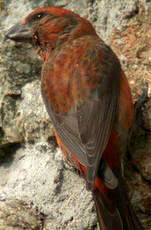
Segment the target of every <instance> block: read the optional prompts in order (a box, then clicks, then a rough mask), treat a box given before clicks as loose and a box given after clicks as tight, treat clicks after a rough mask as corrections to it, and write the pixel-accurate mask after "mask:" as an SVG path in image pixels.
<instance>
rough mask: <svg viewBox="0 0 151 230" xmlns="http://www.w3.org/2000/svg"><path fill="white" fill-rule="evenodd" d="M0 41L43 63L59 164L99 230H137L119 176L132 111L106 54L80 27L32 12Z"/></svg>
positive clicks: (55, 11)
mask: <svg viewBox="0 0 151 230" xmlns="http://www.w3.org/2000/svg"><path fill="white" fill-rule="evenodd" d="M6 39H11V40H14V41H20V42H31V41H32V42H33V44H34V46H35V47H36V49H37V53H38V54H39V55H40V56H41V57H42V59H43V66H42V78H41V91H42V96H43V100H44V103H45V105H46V108H47V111H48V113H49V115H50V118H51V120H52V122H53V125H54V129H55V135H56V138H57V141H58V144H59V146H60V147H61V149H62V152H63V153H64V156H65V158H66V159H67V160H68V161H70V162H72V163H73V165H74V166H75V167H76V168H77V169H78V170H79V171H80V172H81V174H82V175H83V176H84V177H85V179H86V184H87V188H88V189H91V190H92V192H93V195H94V200H95V204H96V210H97V214H98V220H99V223H100V228H101V230H141V229H142V227H141V226H140V223H139V221H138V220H137V218H136V215H135V214H134V211H133V209H132V207H131V205H130V202H129V200H128V196H127V193H126V186H125V183H124V180H123V176H122V168H123V167H122V164H123V161H122V155H123V154H124V153H125V151H126V146H127V144H128V140H129V136H130V132H131V128H132V126H133V122H134V106H133V101H132V97H131V92H130V88H129V84H128V81H127V79H126V76H125V74H124V72H123V71H122V69H121V65H120V62H119V60H118V58H117V57H116V55H115V54H114V52H113V51H112V50H111V48H110V47H109V46H107V45H106V44H105V43H104V42H103V41H102V40H101V39H100V38H99V36H98V35H97V33H96V31H95V29H94V28H93V26H92V25H91V23H90V22H89V21H88V20H86V19H84V18H82V17H80V16H79V15H77V14H75V13H73V12H71V11H69V10H66V9H61V8H56V7H47V8H40V9H37V10H34V11H33V12H31V13H30V14H29V15H28V16H27V17H26V18H25V19H23V20H22V21H20V22H19V23H18V24H16V25H14V26H13V27H12V28H11V29H10V30H9V31H8V33H7V34H6Z"/></svg>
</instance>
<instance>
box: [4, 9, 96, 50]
mask: <svg viewBox="0 0 151 230" xmlns="http://www.w3.org/2000/svg"><path fill="white" fill-rule="evenodd" d="M91 34H93V35H96V32H95V30H94V28H93V27H92V25H91V23H90V22H89V21H87V20H86V19H84V18H82V17H80V16H79V15H77V14H75V13H73V12H71V11H69V10H66V9H62V8H57V7H44V8H39V9H36V10H34V11H33V12H31V13H30V14H29V15H28V16H27V17H25V18H24V19H23V20H21V21H20V22H19V23H17V24H15V25H14V26H12V27H11V28H10V29H9V30H8V32H7V34H6V36H5V39H11V40H14V41H19V42H31V41H34V44H35V45H36V46H38V47H41V48H43V49H45V47H48V46H49V48H51V49H54V48H55V47H57V46H59V45H60V44H63V43H64V42H66V41H70V40H73V39H75V38H78V37H80V36H83V35H91Z"/></svg>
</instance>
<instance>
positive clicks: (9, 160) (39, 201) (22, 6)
mask: <svg viewBox="0 0 151 230" xmlns="http://www.w3.org/2000/svg"><path fill="white" fill-rule="evenodd" d="M48 5H49V6H61V7H65V8H67V9H70V10H73V11H75V12H77V13H79V14H80V15H81V16H83V17H86V18H88V19H89V20H90V21H91V22H92V23H93V25H94V26H95V28H96V30H97V32H98V34H99V35H100V36H101V37H102V38H103V39H104V40H105V41H106V43H108V44H110V45H111V47H112V48H113V50H114V51H115V53H116V54H117V55H118V57H119V59H120V60H121V63H122V66H123V69H124V71H125V72H126V74H127V76H128V79H129V82H130V85H131V89H132V93H133V97H134V100H135V101H136V100H137V99H138V97H139V95H140V94H141V93H142V90H143V88H144V85H145V82H148V87H149V90H148V91H149V95H150V94H151V82H150V76H151V48H150V47H151V32H150V31H151V30H150V28H151V27H150V26H151V25H150V21H151V2H150V1H147V0H141V1H138V0H128V1H127V0H124V1H123V0H121V1H116V0H101V1H100V0H79V1H76V0H70V1H69V0H52V1H51V3H50V1H48V0H43V1H41V0H37V1H30V0H23V1H17V0H8V1H5V0H0V12H1V21H0V27H1V30H0V79H1V84H0V162H1V163H0V175H1V180H0V230H6V229H7V230H14V229H15V230H18V229H19V230H20V229H21V230H22V229H27V230H28V229H29V230H30V229H45V230H57V229H59V230H61V229H65V230H71V229H72V230H84V229H85V230H94V229H97V218H96V214H95V208H94V202H93V200H92V196H91V193H90V192H88V191H86V188H85V182H84V180H83V179H82V178H80V177H79V175H78V173H77V172H75V170H74V169H72V168H70V167H69V166H68V165H67V164H66V163H65V162H64V160H63V159H62V155H61V153H60V150H59V149H58V148H57V145H56V142H55V139H54V134H53V129H52V124H51V121H50V119H49V117H48V115H47V113H46V110H45V107H44V105H43V102H42V98H41V94H40V69H41V60H40V59H39V58H37V56H36V55H35V53H34V50H33V49H32V48H31V46H30V45H28V44H26V45H24V46H23V45H22V44H19V43H18V44H16V43H14V42H12V41H8V42H5V43H3V42H2V41H3V38H4V34H5V31H7V30H8V28H9V27H11V26H12V25H13V24H14V23H15V22H17V21H18V20H20V19H21V18H23V17H24V16H26V15H27V14H28V13H29V12H30V11H31V10H33V9H35V8H38V7H42V6H48ZM142 115H143V122H141V125H140V127H139V132H138V133H137V135H136V136H135V138H134V140H133V143H132V144H131V147H130V152H129V155H128V161H127V165H126V170H125V171H126V173H125V176H126V179H127V181H128V185H129V191H130V198H131V201H132V204H133V206H134V207H135V209H136V211H137V215H138V217H139V219H140V221H141V222H142V224H143V226H144V229H145V230H150V229H151V185H150V184H151V163H150V162H151V154H150V149H151V134H150V131H151V100H149V101H148V102H147V103H146V105H145V107H144V109H143V111H142Z"/></svg>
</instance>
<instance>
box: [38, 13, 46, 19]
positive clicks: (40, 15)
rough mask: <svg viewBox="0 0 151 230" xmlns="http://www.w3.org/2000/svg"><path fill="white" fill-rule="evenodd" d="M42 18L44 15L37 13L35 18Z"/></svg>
mask: <svg viewBox="0 0 151 230" xmlns="http://www.w3.org/2000/svg"><path fill="white" fill-rule="evenodd" d="M44 16H45V14H44V13H39V14H37V15H36V17H37V18H42V17H44Z"/></svg>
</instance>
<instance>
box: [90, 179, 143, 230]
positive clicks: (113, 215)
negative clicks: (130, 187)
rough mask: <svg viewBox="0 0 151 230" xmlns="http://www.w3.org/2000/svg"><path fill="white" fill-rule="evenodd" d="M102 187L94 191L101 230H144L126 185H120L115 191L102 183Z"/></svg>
mask: <svg viewBox="0 0 151 230" xmlns="http://www.w3.org/2000/svg"><path fill="white" fill-rule="evenodd" d="M99 180H100V179H99ZM100 185H101V187H100V188H98V186H97V188H96V189H95V190H94V191H93V195H94V200H95V204H96V210H97V215H98V219H99V224H100V230H143V228H142V227H141V225H140V223H139V221H138V219H137V217H136V215H135V213H134V211H133V208H132V206H131V204H130V201H129V199H128V196H127V194H126V192H125V185H123V184H121V183H120V186H119V185H118V187H117V188H116V189H114V190H111V189H108V188H106V186H105V185H103V184H102V182H101V183H100ZM102 191H103V193H102Z"/></svg>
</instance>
